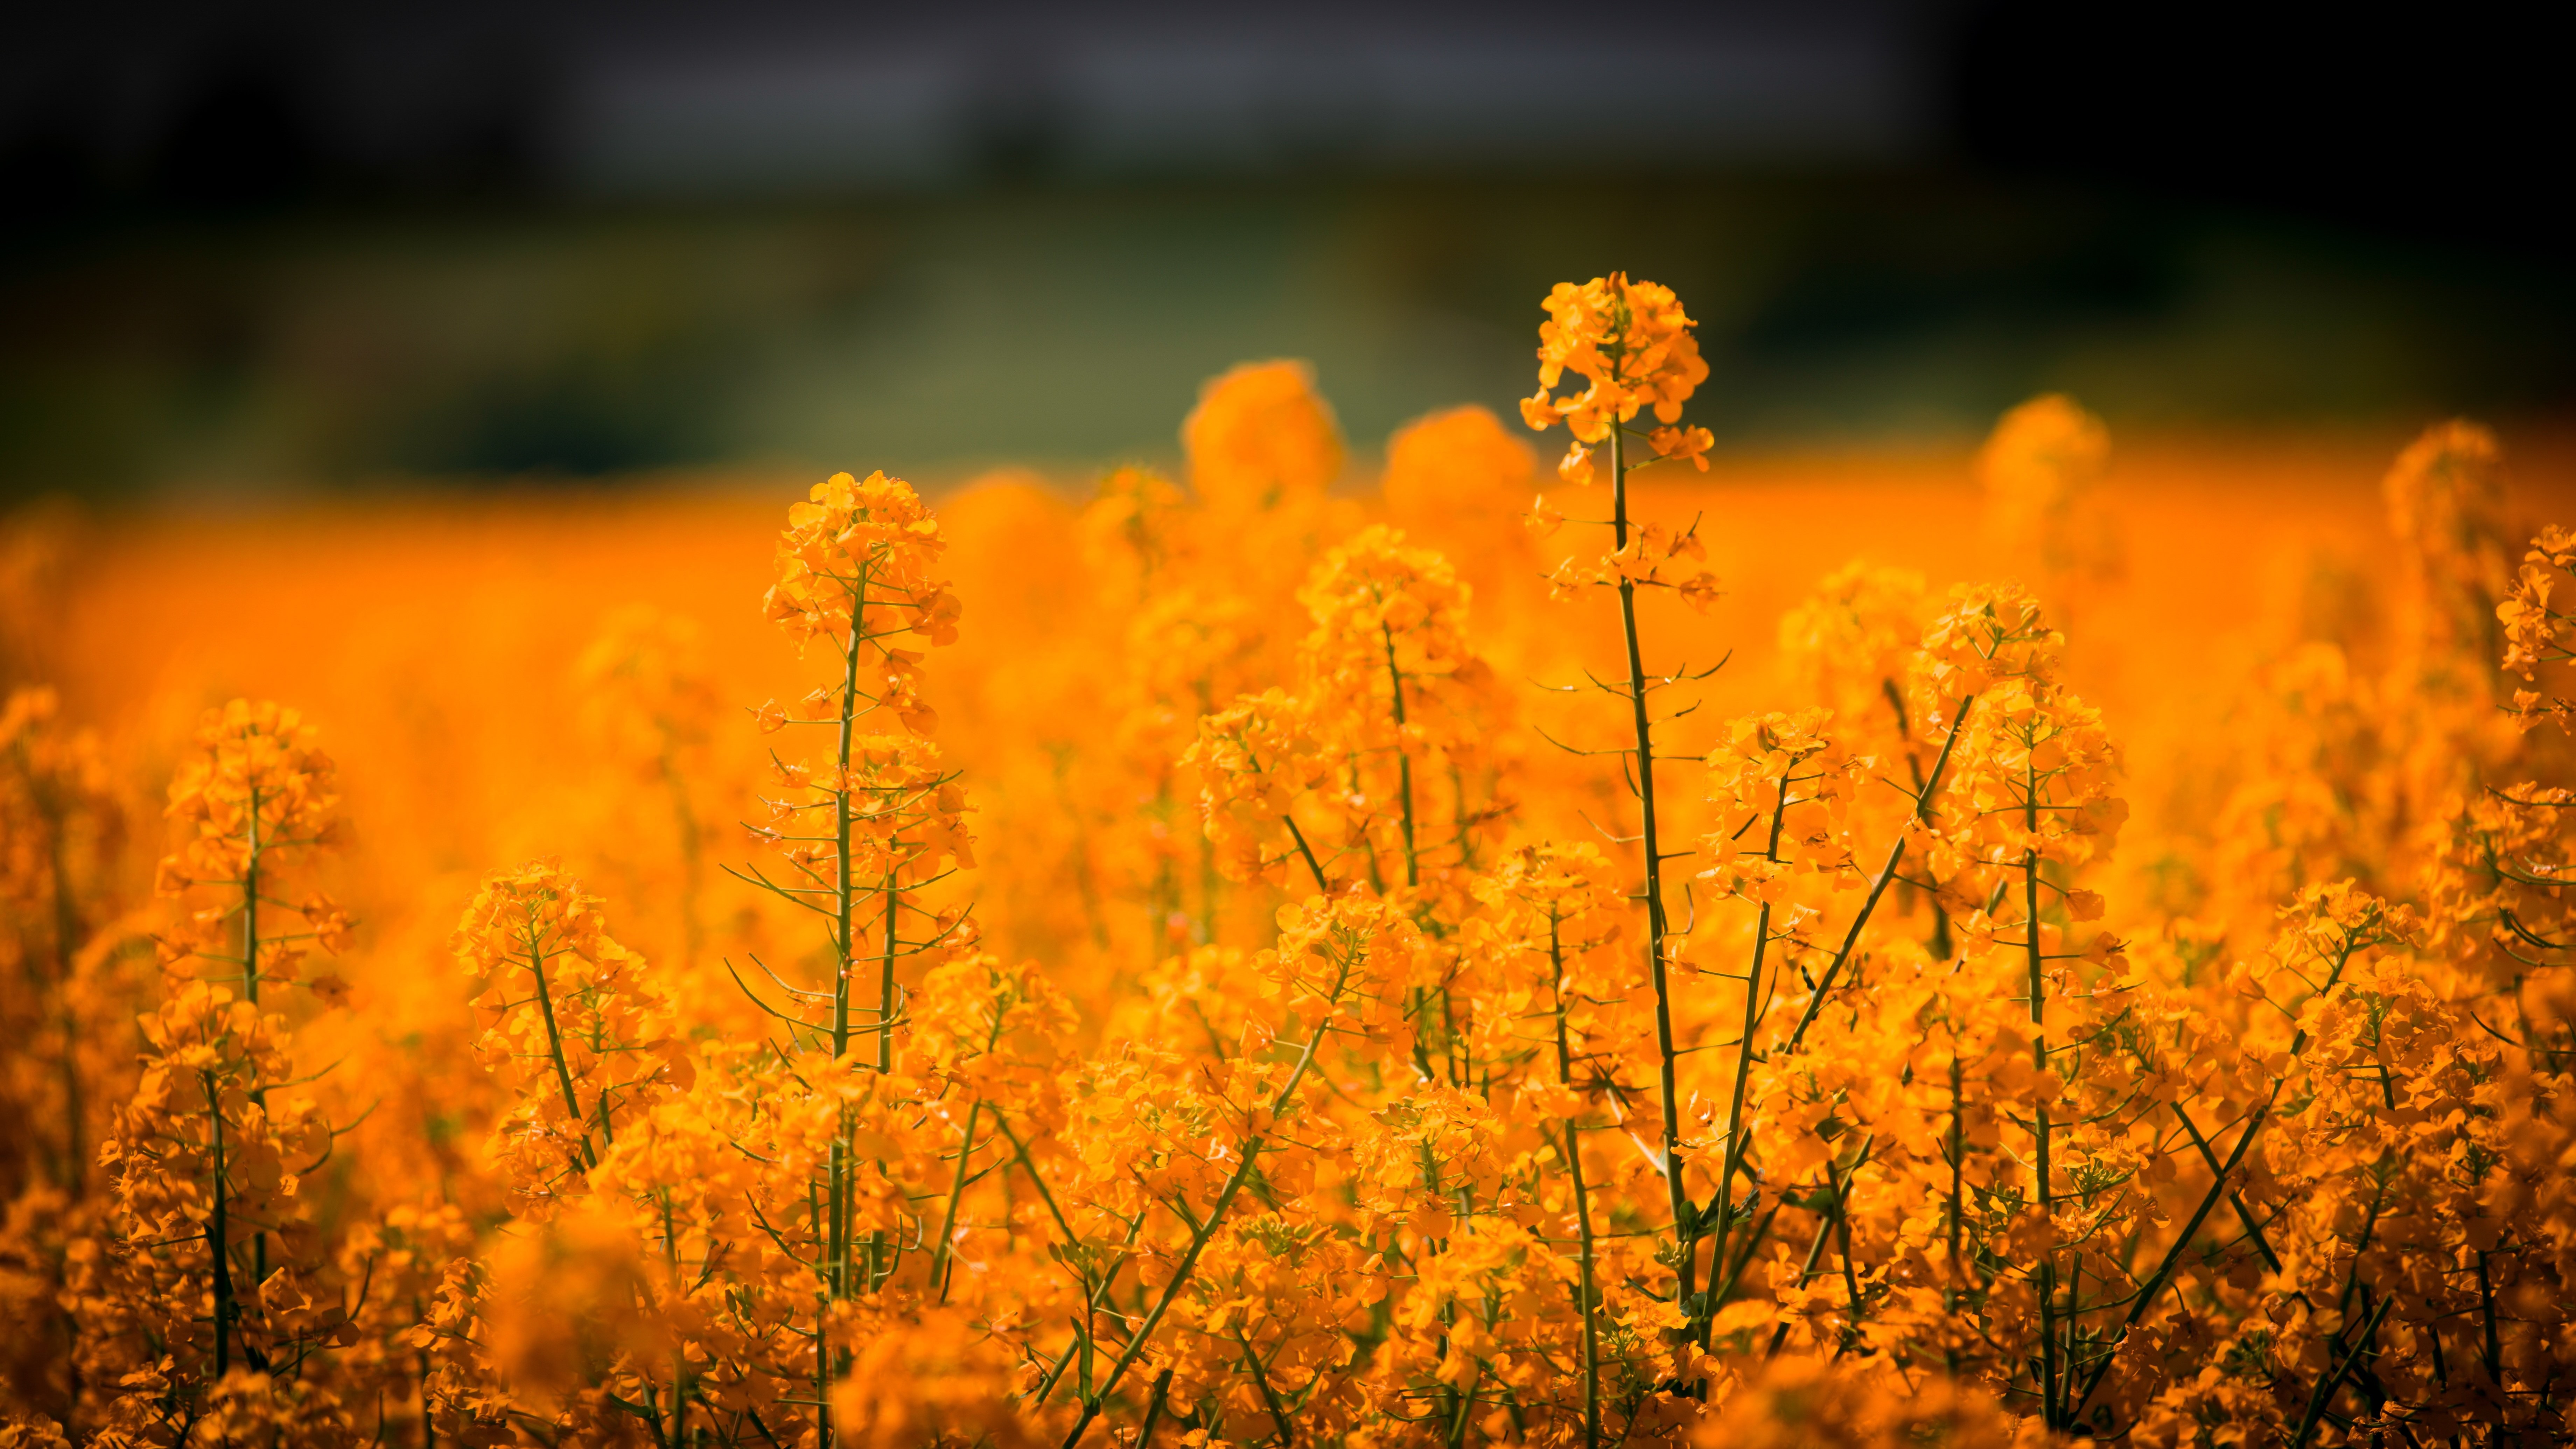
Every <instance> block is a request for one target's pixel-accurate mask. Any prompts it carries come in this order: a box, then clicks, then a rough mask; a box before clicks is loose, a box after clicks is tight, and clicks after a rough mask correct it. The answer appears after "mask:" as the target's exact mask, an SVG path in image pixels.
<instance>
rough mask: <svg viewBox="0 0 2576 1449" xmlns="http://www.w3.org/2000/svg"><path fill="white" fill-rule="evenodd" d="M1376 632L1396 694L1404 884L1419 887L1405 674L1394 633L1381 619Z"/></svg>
mask: <svg viewBox="0 0 2576 1449" xmlns="http://www.w3.org/2000/svg"><path fill="white" fill-rule="evenodd" d="M1377 630H1378V634H1379V636H1380V637H1382V638H1384V639H1385V640H1386V677H1387V679H1388V681H1389V682H1390V684H1392V686H1393V687H1394V690H1395V736H1396V740H1395V771H1396V783H1397V785H1398V786H1399V788H1400V791H1401V794H1402V798H1403V803H1404V883H1405V884H1406V885H1409V886H1417V885H1420V884H1422V863H1421V861H1420V859H1419V858H1417V857H1416V856H1415V854H1414V849H1413V756H1412V754H1411V753H1410V752H1409V751H1407V750H1406V749H1405V748H1404V671H1403V670H1400V669H1398V668H1396V667H1395V631H1394V630H1393V629H1391V628H1389V627H1388V626H1387V623H1386V621H1385V620H1383V619H1381V620H1379V621H1378V626H1377Z"/></svg>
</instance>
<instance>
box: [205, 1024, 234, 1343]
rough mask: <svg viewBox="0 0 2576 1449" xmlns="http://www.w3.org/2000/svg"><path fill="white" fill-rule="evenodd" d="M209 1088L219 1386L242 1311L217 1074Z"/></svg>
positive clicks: (209, 1230)
mask: <svg viewBox="0 0 2576 1449" xmlns="http://www.w3.org/2000/svg"><path fill="white" fill-rule="evenodd" d="M202 1076H203V1078H204V1081H205V1084H206V1114H207V1116H208V1118H209V1119H210V1123H209V1125H210V1126H211V1128H212V1131H213V1135H214V1158H215V1161H214V1166H213V1186H212V1188H211V1190H210V1191H209V1192H208V1193H207V1194H206V1196H207V1200H208V1204H209V1207H210V1209H211V1211H209V1213H208V1214H207V1217H206V1250H207V1252H208V1254H209V1255H210V1256H211V1257H212V1258H213V1260H214V1267H215V1382H217V1383H222V1382H223V1379H224V1373H225V1371H226V1370H227V1369H228V1368H230V1367H231V1365H232V1328H233V1320H234V1319H235V1318H237V1317H239V1316H240V1315H241V1309H240V1306H239V1304H238V1303H237V1302H236V1300H235V1298H234V1296H233V1274H232V1264H231V1262H230V1261H229V1258H230V1252H231V1250H230V1249H229V1248H228V1247H227V1246H226V1239H227V1237H228V1236H229V1235H228V1234H227V1232H226V1230H225V1227H224V1207H225V1205H226V1203H228V1202H229V1201H230V1200H231V1196H232V1189H231V1187H230V1185H229V1184H227V1183H226V1181H225V1178H224V1099H223V1094H222V1093H221V1092H220V1091H218V1090H217V1089H216V1087H215V1074H214V1073H213V1072H211V1071H209V1072H205V1073H203V1074H202Z"/></svg>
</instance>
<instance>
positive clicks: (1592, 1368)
mask: <svg viewBox="0 0 2576 1449" xmlns="http://www.w3.org/2000/svg"><path fill="white" fill-rule="evenodd" d="M1562 928H1563V919H1562V918H1561V917H1560V916H1558V914H1557V913H1556V911H1555V910H1553V909H1551V910H1549V912H1548V913H1547V962H1548V980H1549V982H1550V983H1551V985H1552V987H1553V989H1554V991H1555V993H1556V1082H1557V1085H1558V1086H1560V1087H1564V1088H1567V1089H1569V1090H1571V1089H1572V1088H1573V1086H1574V1048H1573V1043H1572V1042H1571V1041H1570V1040H1569V1039H1568V1037H1567V1035H1566V1030H1565V938H1564V935H1563V929H1562ZM1565 1170H1566V1173H1567V1175H1568V1176H1570V1177H1572V1178H1573V1179H1574V1229H1575V1233H1576V1234H1577V1241H1578V1242H1579V1243H1580V1244H1581V1245H1582V1246H1581V1253H1582V1257H1581V1258H1580V1259H1579V1260H1578V1261H1579V1262H1580V1264H1581V1266H1582V1281H1581V1287H1580V1288H1579V1290H1578V1291H1579V1292H1580V1294H1581V1298H1580V1300H1579V1301H1578V1302H1577V1303H1576V1304H1575V1307H1576V1309H1577V1310H1578V1311H1580V1312H1581V1313H1582V1315H1583V1443H1584V1449H1598V1446H1599V1445H1600V1443H1601V1324H1600V1320H1599V1317H1598V1313H1599V1307H1600V1299H1601V1289H1600V1286H1599V1284H1598V1282H1597V1281H1596V1279H1595V1276H1594V1256H1593V1241H1592V1203H1591V1199H1590V1198H1589V1197H1588V1196H1587V1195H1586V1193H1585V1191H1584V1183H1583V1141H1582V1138H1581V1137H1580V1136H1579V1135H1578V1131H1577V1124H1576V1123H1575V1122H1574V1121H1573V1120H1572V1119H1570V1118H1569V1119H1567V1121H1566V1124H1565Z"/></svg>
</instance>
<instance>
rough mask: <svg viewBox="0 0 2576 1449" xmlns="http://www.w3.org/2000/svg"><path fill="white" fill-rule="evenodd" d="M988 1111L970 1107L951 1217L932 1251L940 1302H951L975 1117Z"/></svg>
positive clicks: (950, 1195) (933, 1275) (951, 1190)
mask: <svg viewBox="0 0 2576 1449" xmlns="http://www.w3.org/2000/svg"><path fill="white" fill-rule="evenodd" d="M983 1110H984V1104H983V1103H981V1102H971V1103H969V1104H967V1107H966V1135H965V1137H964V1139H963V1140H962V1141H960V1142H959V1143H958V1145H957V1176H956V1179H955V1180H954V1181H952V1182H950V1183H949V1185H948V1214H947V1216H946V1217H944V1218H942V1219H941V1220H940V1223H939V1246H938V1247H937V1248H935V1249H933V1250H931V1255H930V1281H932V1282H934V1283H936V1284H938V1285H939V1301H940V1302H942V1303H945V1302H947V1301H948V1276H947V1269H948V1257H949V1244H950V1242H951V1241H952V1240H953V1239H954V1238H955V1236H956V1233H957V1204H958V1203H959V1201H961V1200H962V1199H963V1198H964V1197H965V1196H966V1159H968V1158H969V1157H972V1156H974V1155H975V1117H976V1114H977V1113H979V1112H981V1111H983Z"/></svg>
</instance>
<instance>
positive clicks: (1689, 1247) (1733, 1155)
mask: <svg viewBox="0 0 2576 1449" xmlns="http://www.w3.org/2000/svg"><path fill="white" fill-rule="evenodd" d="M1796 773H1797V766H1796V765H1794V764H1792V765H1791V766H1790V767H1789V768H1788V769H1787V770H1784V771H1782V772H1781V775H1780V795H1779V798H1778V799H1777V800H1775V801H1773V802H1772V809H1771V839H1770V841H1769V843H1768V844H1766V845H1765V846H1764V847H1763V852H1762V858H1763V859H1765V860H1771V861H1776V860H1778V859H1779V858H1780V834H1781V830H1782V828H1783V826H1784V824H1785V823H1786V821H1787V819H1788V815H1789V782H1790V780H1791V779H1792V778H1793V777H1794V776H1795V774H1796ZM1770 945H1771V903H1770V902H1769V901H1764V902H1763V903H1762V909H1761V910H1760V911H1759V912H1758V913H1756V914H1755V916H1754V921H1753V967H1752V970H1751V971H1749V972H1747V973H1746V975H1745V978H1744V1026H1743V1030H1742V1032H1741V1033H1740V1034H1739V1035H1738V1037H1737V1039H1736V1043H1735V1090H1734V1093H1733V1095H1732V1098H1731V1100H1730V1101H1729V1102H1728V1104H1727V1108H1726V1151H1725V1153H1724V1154H1723V1155H1722V1157H1721V1158H1720V1164H1719V1167H1718V1172H1717V1203H1716V1208H1717V1228H1716V1230H1715V1231H1714V1232H1712V1233H1710V1234H1709V1242H1710V1245H1711V1246H1710V1249H1709V1274H1710V1276H1711V1277H1712V1278H1714V1277H1715V1276H1716V1275H1717V1274H1719V1273H1721V1272H1723V1271H1725V1268H1726V1243H1727V1239H1728V1237H1729V1236H1731V1235H1732V1234H1733V1233H1734V1231H1735V1174H1736V1172H1737V1170H1738V1169H1739V1168H1740V1167H1741V1166H1742V1165H1743V1162H1744V1098H1745V1094H1746V1089H1747V1087H1748V1086H1749V1084H1750V1083H1751V1081H1752V1078H1753V1034H1754V1032H1755V1031H1756V1030H1758V1029H1759V1028H1760V1026H1761V1023H1762V1006H1763V1000H1762V961H1763V956H1764V954H1765V952H1766V951H1767V950H1768V949H1769V947H1770ZM1697 1252H1698V1249H1697V1248H1696V1247H1695V1246H1694V1245H1693V1242H1692V1241H1691V1240H1689V1239H1685V1240H1684V1242H1683V1245H1682V1256H1683V1257H1684V1258H1686V1259H1687V1258H1692V1257H1694V1256H1695V1255H1696V1254H1697ZM1682 1311H1684V1312H1685V1313H1689V1314H1690V1316H1691V1318H1692V1319H1693V1320H1694V1322H1693V1324H1692V1334H1693V1336H1694V1337H1695V1338H1696V1339H1697V1340H1698V1341H1699V1344H1700V1346H1701V1347H1703V1348H1705V1347H1707V1346H1708V1320H1709V1318H1710V1317H1711V1316H1712V1315H1714V1314H1715V1313H1716V1312H1717V1305H1716V1304H1715V1303H1710V1304H1708V1305H1707V1306H1706V1307H1705V1308H1703V1309H1698V1310H1694V1309H1692V1308H1691V1306H1690V1305H1689V1304H1688V1303H1687V1302H1685V1303H1684V1304H1683V1305H1682Z"/></svg>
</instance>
